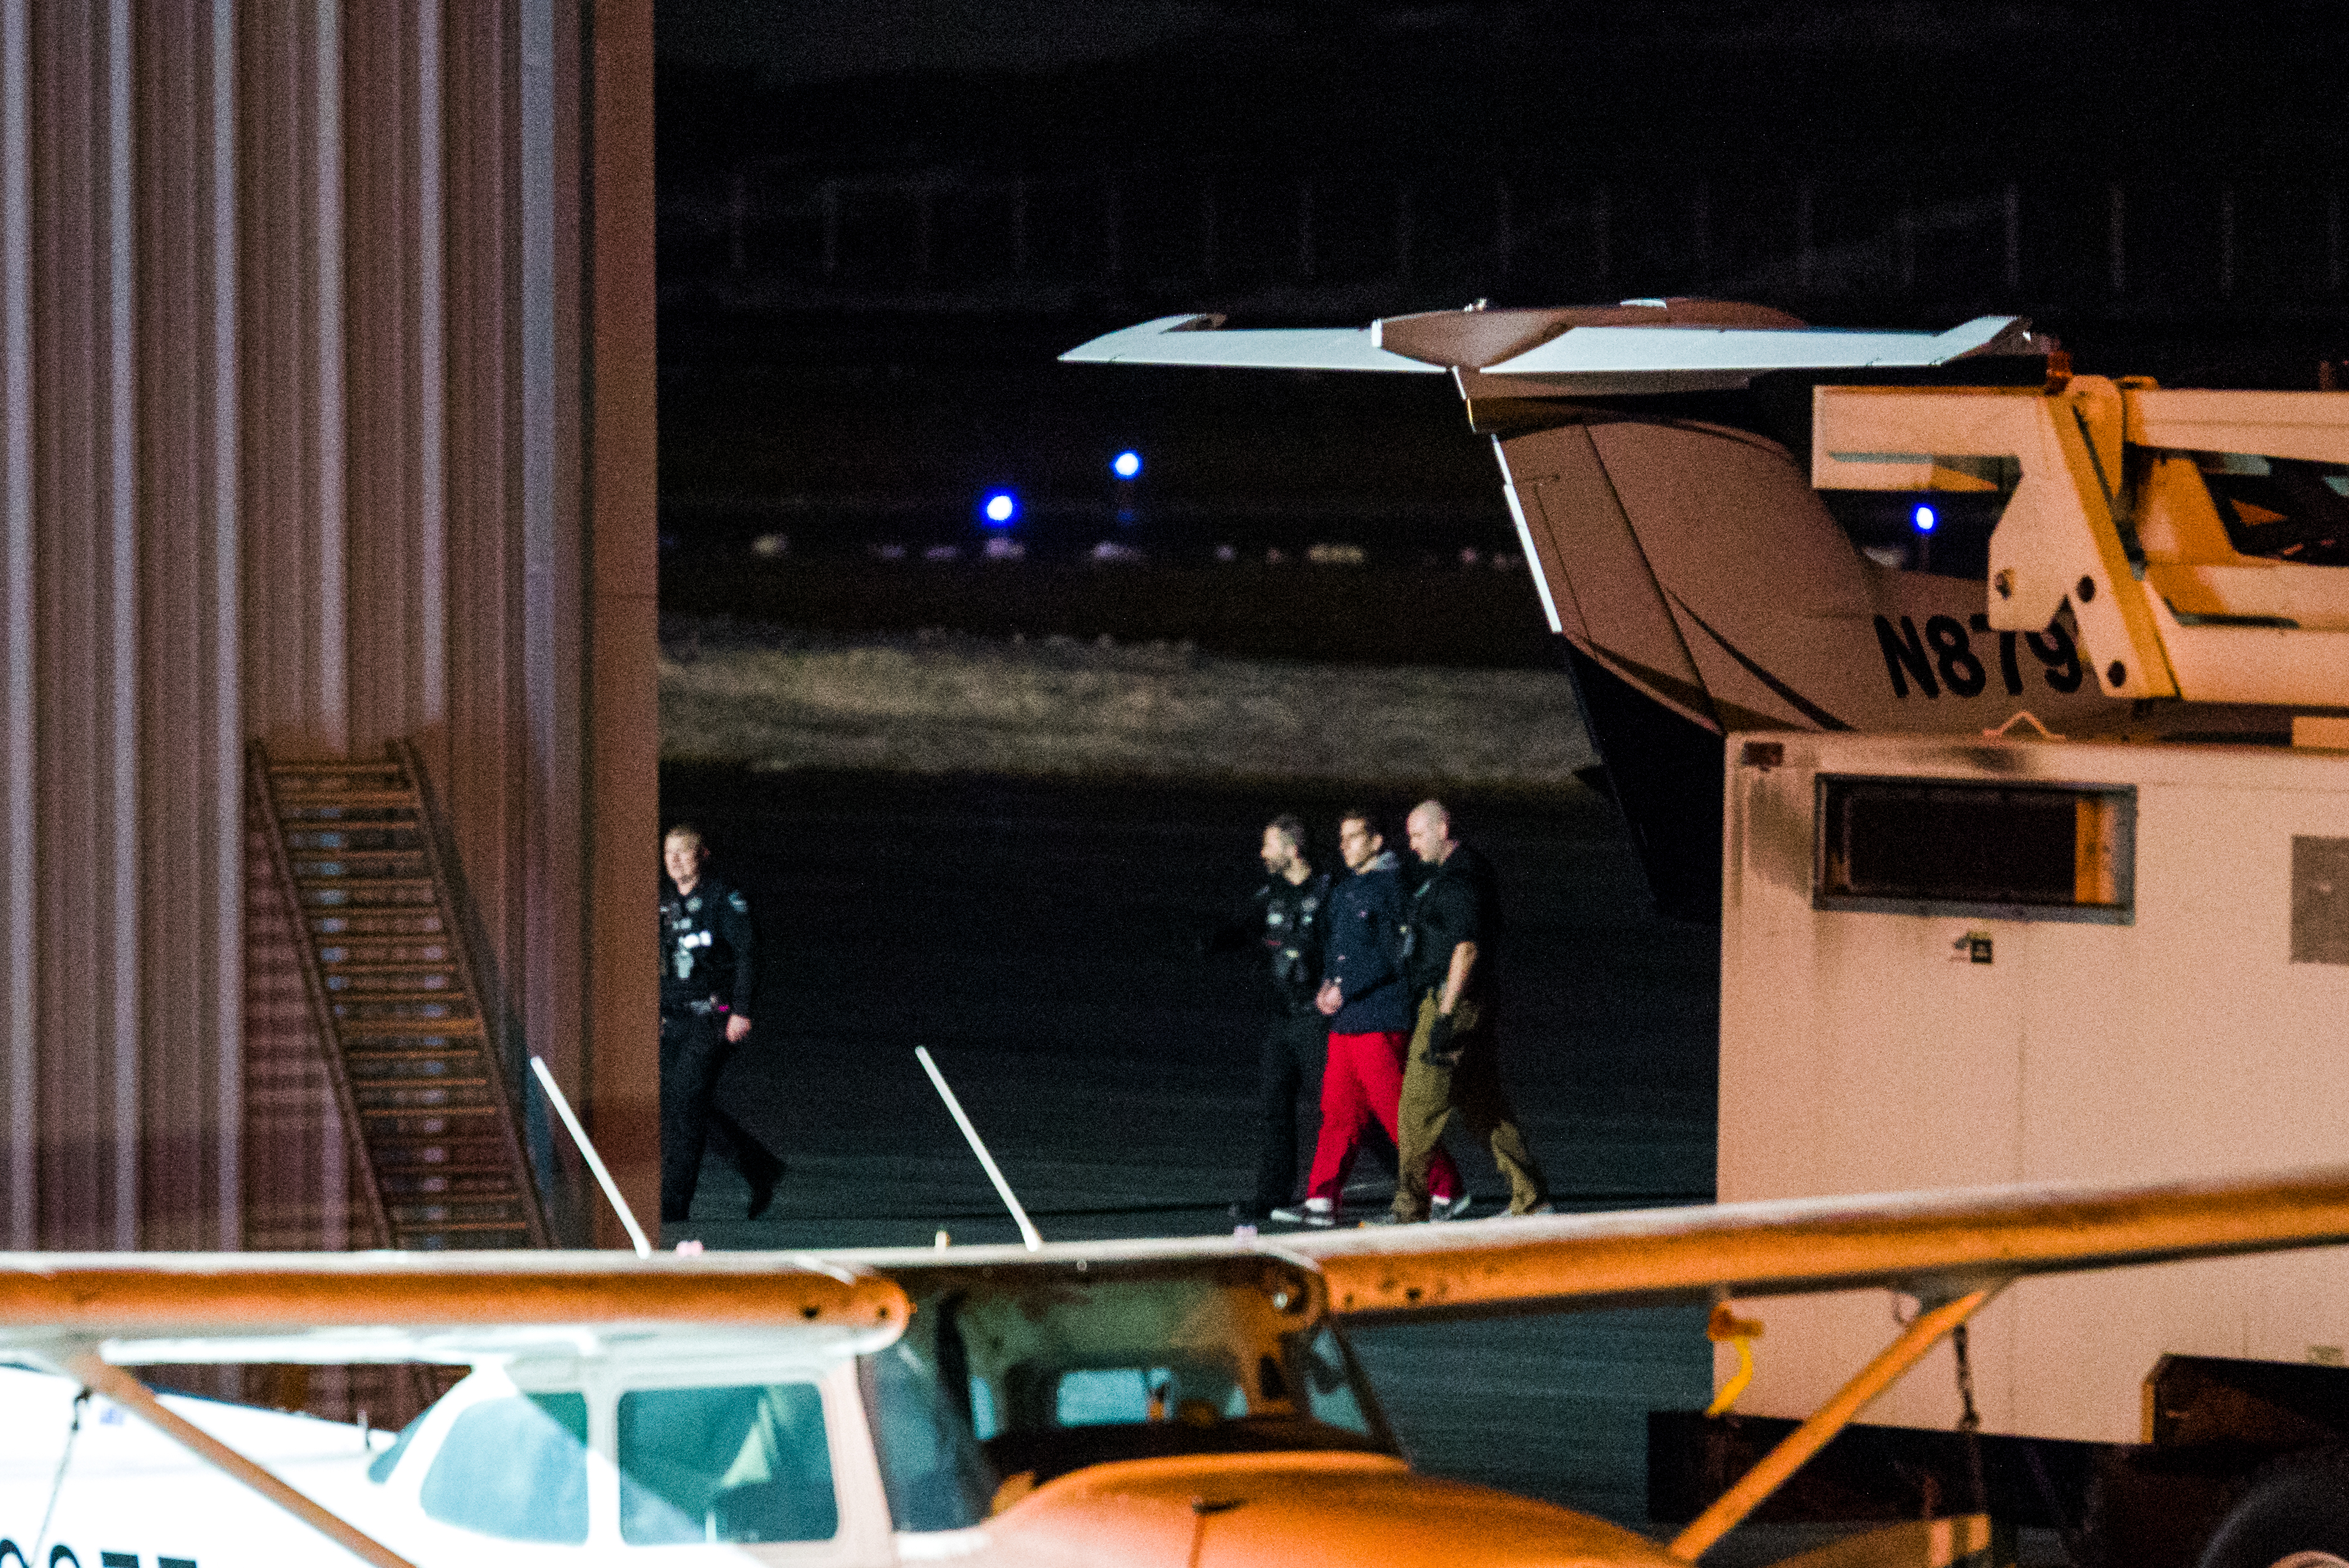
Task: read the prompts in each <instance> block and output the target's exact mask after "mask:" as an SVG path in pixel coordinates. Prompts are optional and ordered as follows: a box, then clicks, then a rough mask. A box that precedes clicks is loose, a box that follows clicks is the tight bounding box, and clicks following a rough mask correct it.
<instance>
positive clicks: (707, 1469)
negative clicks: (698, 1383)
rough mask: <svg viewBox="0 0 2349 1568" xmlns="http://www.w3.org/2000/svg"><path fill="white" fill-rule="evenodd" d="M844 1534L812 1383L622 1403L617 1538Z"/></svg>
mask: <svg viewBox="0 0 2349 1568" xmlns="http://www.w3.org/2000/svg"><path fill="white" fill-rule="evenodd" d="M839 1530H840V1504H839V1502H838V1501H837V1500H836V1499H835V1498H834V1497H833V1490H832V1451H831V1449H829V1448H828V1447H827V1446H826V1445H825V1442H824V1433H823V1395H822V1393H821V1392H819V1391H818V1389H817V1388H816V1386H815V1385H814V1384H812V1383H775V1384H766V1385H760V1384H746V1385H739V1386H730V1387H719V1388H640V1389H636V1390H634V1391H632V1392H630V1393H626V1394H623V1395H622V1396H620V1538H621V1539H622V1540H624V1541H626V1542H628V1543H629V1544H630V1545H632V1546H663V1545H670V1544H674V1543H677V1542H695V1541H705V1542H762V1541H829V1540H830V1539H832V1537H833V1535H835V1534H837V1533H838V1532H839Z"/></svg>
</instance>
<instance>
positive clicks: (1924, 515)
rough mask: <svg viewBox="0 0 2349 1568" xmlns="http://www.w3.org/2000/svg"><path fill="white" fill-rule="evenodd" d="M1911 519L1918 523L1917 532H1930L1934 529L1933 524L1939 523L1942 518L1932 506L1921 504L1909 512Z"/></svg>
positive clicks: (1910, 520)
mask: <svg viewBox="0 0 2349 1568" xmlns="http://www.w3.org/2000/svg"><path fill="white" fill-rule="evenodd" d="M1909 522H1911V523H1914V524H1916V525H1917V532H1919V533H1920V534H1930V533H1931V532H1932V531H1933V524H1936V523H1939V522H1940V517H1939V516H1937V515H1936V514H1934V511H1933V509H1932V508H1931V507H1930V506H1920V507H1918V508H1917V510H1916V511H1914V512H1911V513H1910V514H1909Z"/></svg>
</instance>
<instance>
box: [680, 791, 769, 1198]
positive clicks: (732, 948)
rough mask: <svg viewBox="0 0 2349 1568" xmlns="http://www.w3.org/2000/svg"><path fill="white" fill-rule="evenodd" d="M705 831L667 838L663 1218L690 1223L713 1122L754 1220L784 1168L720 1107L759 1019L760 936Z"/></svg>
mask: <svg viewBox="0 0 2349 1568" xmlns="http://www.w3.org/2000/svg"><path fill="white" fill-rule="evenodd" d="M661 867H662V869H663V870H664V871H665V872H666V873H667V875H666V877H664V879H663V881H662V884H661V903H660V912H661V987H660V1013H661V1037H660V1045H661V1218H662V1220H684V1219H686V1218H687V1217H688V1210H691V1209H692V1207H693V1189H694V1187H695V1185H696V1184H697V1183H698V1182H699V1180H700V1179H701V1153H702V1147H703V1145H704V1144H706V1143H707V1142H708V1141H709V1131H710V1128H711V1127H712V1126H713V1125H715V1127H717V1129H718V1135H719V1147H720V1148H721V1150H723V1151H724V1152H725V1153H727V1154H728V1155H729V1156H730V1158H732V1160H733V1163H734V1164H735V1166H736V1167H737V1168H739V1169H740V1171H741V1173H742V1179H743V1180H744V1181H746V1182H748V1183H749V1184H750V1218H751V1219H753V1220H756V1219H757V1218H759V1216H760V1215H761V1214H763V1213H765V1212H766V1210H767V1206H768V1205H769V1204H770V1203H771V1202H773V1201H774V1197H775V1181H776V1179H777V1178H779V1177H780V1176H781V1174H782V1170H783V1162H782V1161H781V1159H779V1158H776V1157H775V1155H774V1154H773V1153H772V1152H771V1150H769V1149H768V1147H766V1145H764V1144H762V1143H761V1142H760V1141H759V1140H758V1139H757V1138H756V1137H752V1136H751V1135H750V1132H749V1131H748V1130H747V1129H746V1128H744V1127H743V1126H742V1125H741V1124H740V1122H738V1121H736V1120H735V1119H734V1118H733V1117H732V1116H728V1115H727V1114H726V1113H725V1112H724V1111H722V1110H720V1109H719V1107H718V1106H717V1104H716V1103H715V1100H716V1096H717V1092H718V1075H719V1073H720V1072H721V1071H722V1070H723V1069H724V1067H725V1065H726V1057H727V1054H728V1052H729V1051H730V1048H731V1047H733V1046H736V1045H739V1044H741V1043H742V1042H743V1041H744V1040H746V1039H748V1038H750V1020H751V1019H752V1018H753V1017H755V1016H757V1012H756V1007H755V1002H756V1000H757V994H758V985H759V950H758V939H757V933H756V932H755V931H754V930H753V929H752V927H751V924H750V900H749V899H748V898H744V897H743V896H742V894H741V892H740V889H738V888H733V887H730V886H729V885H728V884H727V883H726V882H724V881H723V880H721V879H720V878H719V877H714V876H712V875H710V873H709V846H707V845H705V844H704V843H703V842H702V838H701V831H700V829H698V828H697V827H694V826H690V825H689V824H686V823H679V824H678V826H675V827H672V828H670V829H669V830H668V833H667V836H665V837H664V838H663V839H662V840H661Z"/></svg>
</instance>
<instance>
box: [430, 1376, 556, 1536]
mask: <svg viewBox="0 0 2349 1568" xmlns="http://www.w3.org/2000/svg"><path fill="white" fill-rule="evenodd" d="M418 1501H420V1502H421V1503H422V1504H423V1507H424V1511H425V1513H426V1514H427V1515H429V1517H431V1518H433V1519H437V1520H439V1521H441V1522H442V1523H444V1524H454V1525H458V1526H460V1527H462V1528H464V1529H466V1530H474V1531H479V1532H481V1533H482V1534H484V1535H494V1536H497V1537H499V1538H501V1539H502V1540H506V1541H543V1542H554V1543H555V1544H557V1545H566V1546H576V1545H579V1544H581V1543H583V1542H585V1541H586V1539H587V1401H586V1399H585V1397H584V1396H581V1395H578V1394H514V1395H509V1396H508V1397H504V1398H502V1399H486V1400H483V1401H482V1402H481V1404H478V1405H475V1406H472V1407H469V1408H468V1409H466V1410H464V1411H463V1412H461V1413H460V1415H459V1416H458V1417H457V1419H456V1421H455V1423H454V1424H453V1425H451V1426H450V1428H449V1436H448V1437H447V1438H445V1439H443V1440H442V1442H441V1445H440V1453H439V1454H438V1455H436V1456H434V1458H433V1460H432V1468H431V1469H429V1470H427V1471H426V1472H425V1473H424V1486H423V1490H422V1491H421V1493H420V1494H419V1500H418Z"/></svg>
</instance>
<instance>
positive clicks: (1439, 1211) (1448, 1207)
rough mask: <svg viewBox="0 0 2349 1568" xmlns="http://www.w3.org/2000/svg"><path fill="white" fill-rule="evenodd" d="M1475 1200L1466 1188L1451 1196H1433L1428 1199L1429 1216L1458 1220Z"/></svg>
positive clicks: (1431, 1217) (1437, 1218) (1430, 1217)
mask: <svg viewBox="0 0 2349 1568" xmlns="http://www.w3.org/2000/svg"><path fill="white" fill-rule="evenodd" d="M1475 1201H1476V1200H1475V1199H1474V1198H1471V1197H1470V1196H1469V1195H1468V1193H1467V1191H1466V1190H1465V1189H1463V1190H1461V1191H1458V1192H1455V1193H1454V1194H1453V1195H1452V1196H1451V1197H1449V1198H1431V1199H1428V1200H1427V1217H1428V1218H1429V1219H1430V1220H1457V1219H1459V1218H1460V1217H1461V1216H1462V1215H1463V1214H1465V1213H1467V1212H1468V1210H1469V1208H1470V1207H1471V1206H1472V1205H1473V1204H1475Z"/></svg>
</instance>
